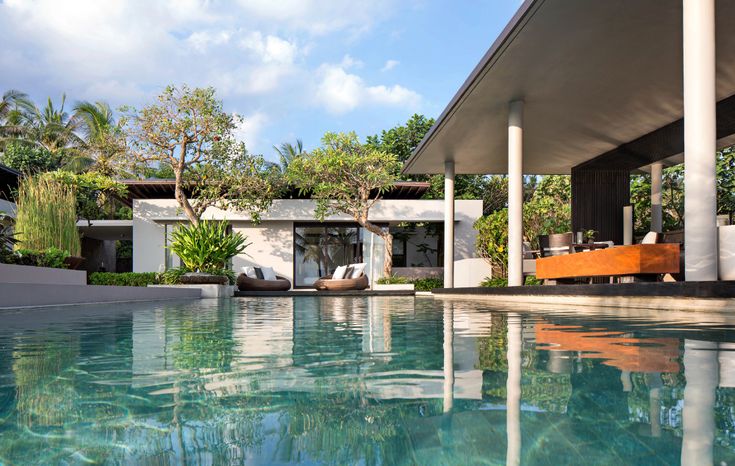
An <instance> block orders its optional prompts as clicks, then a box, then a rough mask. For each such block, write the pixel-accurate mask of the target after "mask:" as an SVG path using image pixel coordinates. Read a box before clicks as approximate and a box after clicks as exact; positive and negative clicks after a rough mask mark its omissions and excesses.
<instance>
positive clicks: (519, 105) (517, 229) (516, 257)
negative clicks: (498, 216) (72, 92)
mask: <svg viewBox="0 0 735 466" xmlns="http://www.w3.org/2000/svg"><path fill="white" fill-rule="evenodd" d="M521 285H523V101H521V100H516V101H513V102H511V103H510V109H509V113H508V286H521Z"/></svg>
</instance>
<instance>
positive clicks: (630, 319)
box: [0, 297, 735, 465]
mask: <svg viewBox="0 0 735 466" xmlns="http://www.w3.org/2000/svg"><path fill="white" fill-rule="evenodd" d="M622 315H624V317H622ZM0 321H2V322H3V325H2V326H0V464H242V463H243V462H247V463H249V464H274V463H276V464H288V463H301V464H340V465H341V464H420V465H431V464H503V463H506V462H513V463H516V462H521V463H523V464H593V463H594V464H616V465H617V464H678V463H680V462H684V463H688V464H712V463H717V464H735V446H734V445H735V388H734V387H735V330H733V323H735V320H734V319H733V318H731V317H729V316H728V314H725V313H720V314H716V313H701V312H698V313H688V312H673V311H672V312H653V311H651V312H648V311H645V310H638V311H636V312H634V313H633V312H629V311H625V312H623V311H621V310H616V309H571V308H570V309H564V310H562V311H559V310H543V309H538V308H534V309H531V310H529V311H527V312H526V311H523V312H521V311H518V310H514V311H506V310H503V309H500V308H493V307H491V305H489V304H484V303H481V302H472V301H462V300H452V301H441V300H434V299H432V298H408V297H406V298H395V297H394V298H387V297H372V298H367V297H365V298H360V297H357V298H340V297H333V298H320V297H298V298H273V299H265V298H261V299H239V300H223V301H213V300H212V301H202V302H197V303H187V304H181V303H169V304H161V303H151V304H135V305H114V306H111V305H106V306H104V307H93V306H80V307H67V308H59V309H43V310H41V309H39V310H24V311H4V312H2V313H0Z"/></svg>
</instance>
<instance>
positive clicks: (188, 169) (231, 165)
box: [126, 86, 278, 225]
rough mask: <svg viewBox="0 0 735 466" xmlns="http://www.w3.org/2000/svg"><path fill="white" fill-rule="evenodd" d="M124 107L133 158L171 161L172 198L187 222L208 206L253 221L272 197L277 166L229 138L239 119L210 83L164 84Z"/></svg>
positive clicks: (152, 162)
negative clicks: (150, 97)
mask: <svg viewBox="0 0 735 466" xmlns="http://www.w3.org/2000/svg"><path fill="white" fill-rule="evenodd" d="M127 113H128V116H127V121H126V123H127V134H128V138H129V140H130V146H131V150H132V152H133V154H134V156H135V158H136V160H137V161H138V162H139V163H141V164H143V165H145V166H147V167H151V166H153V167H155V166H160V165H166V164H168V165H170V166H171V168H172V169H173V172H174V178H175V180H176V184H175V197H176V201H177V202H178V204H179V207H180V208H181V210H182V211H183V212H184V214H185V215H186V217H187V218H188V219H189V221H190V222H191V223H192V224H194V225H198V224H199V220H200V219H201V216H202V214H203V213H204V211H205V210H207V208H209V207H219V208H222V209H234V210H238V211H244V212H248V213H249V214H250V215H251V216H252V218H253V220H254V221H258V220H259V215H260V213H262V212H263V211H264V210H266V209H267V208H268V207H269V206H270V204H271V202H272V200H273V199H274V198H275V197H276V195H277V193H278V180H277V177H276V172H277V169H276V168H274V167H271V166H269V165H268V164H266V162H265V160H264V159H263V157H261V156H255V155H251V154H249V153H248V152H247V150H246V149H245V144H244V143H242V142H240V141H237V140H236V139H235V136H234V132H235V129H236V128H237V127H238V125H239V124H240V123H241V121H240V120H239V118H238V117H236V116H235V115H232V114H230V113H226V112H225V111H224V110H223V109H222V102H221V101H219V100H217V99H216V97H215V91H214V89H213V88H206V89H202V88H194V89H191V88H189V87H187V86H182V87H181V88H177V87H175V86H169V87H167V88H166V89H165V90H164V91H163V93H162V94H161V95H159V96H158V98H157V102H156V103H154V104H151V105H148V106H147V107H144V108H143V109H142V110H140V111H135V110H134V109H132V110H128V111H127Z"/></svg>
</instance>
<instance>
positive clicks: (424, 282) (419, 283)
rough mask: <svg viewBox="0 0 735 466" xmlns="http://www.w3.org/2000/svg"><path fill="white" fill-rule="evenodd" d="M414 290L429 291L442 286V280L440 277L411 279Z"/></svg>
mask: <svg viewBox="0 0 735 466" xmlns="http://www.w3.org/2000/svg"><path fill="white" fill-rule="evenodd" d="M413 287H414V289H415V290H416V291H431V290H433V289H436V288H444V280H442V279H441V278H417V279H415V280H413Z"/></svg>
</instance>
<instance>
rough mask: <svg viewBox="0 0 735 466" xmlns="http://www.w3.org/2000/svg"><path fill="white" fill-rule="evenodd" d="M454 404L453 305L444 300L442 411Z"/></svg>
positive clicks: (450, 409) (448, 410)
mask: <svg viewBox="0 0 735 466" xmlns="http://www.w3.org/2000/svg"><path fill="white" fill-rule="evenodd" d="M453 406H454V306H453V304H452V303H451V302H450V301H449V300H447V301H445V302H444V405H443V408H444V412H445V413H449V412H451V411H452V407H453Z"/></svg>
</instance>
